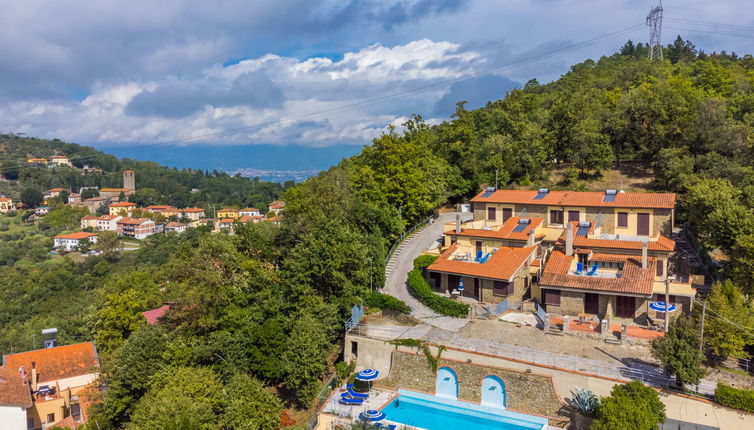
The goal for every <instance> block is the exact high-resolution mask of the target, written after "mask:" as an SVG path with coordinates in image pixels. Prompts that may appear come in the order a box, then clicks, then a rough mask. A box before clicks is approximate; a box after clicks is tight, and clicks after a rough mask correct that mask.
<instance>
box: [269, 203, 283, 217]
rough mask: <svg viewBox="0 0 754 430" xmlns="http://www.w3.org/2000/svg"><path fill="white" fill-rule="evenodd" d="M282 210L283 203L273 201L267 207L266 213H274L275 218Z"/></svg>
mask: <svg viewBox="0 0 754 430" xmlns="http://www.w3.org/2000/svg"><path fill="white" fill-rule="evenodd" d="M283 209H285V202H284V201H282V200H275V201H274V202H272V203H270V205H269V206H268V211H269V212H272V213H274V214H275V216H278V215H280V213H281V212H283Z"/></svg>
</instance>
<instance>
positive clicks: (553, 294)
mask: <svg viewBox="0 0 754 430" xmlns="http://www.w3.org/2000/svg"><path fill="white" fill-rule="evenodd" d="M545 304H546V305H554V306H560V290H545Z"/></svg>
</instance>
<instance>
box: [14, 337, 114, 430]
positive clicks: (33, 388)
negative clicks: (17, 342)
mask: <svg viewBox="0 0 754 430" xmlns="http://www.w3.org/2000/svg"><path fill="white" fill-rule="evenodd" d="M50 345H51V347H48V348H44V349H38V350H34V351H27V352H21V353H17V354H9V355H5V356H3V367H2V368H0V370H2V371H3V372H5V373H6V374H14V378H13V379H16V377H20V378H21V379H22V381H23V383H24V389H25V392H26V395H28V394H29V393H31V399H30V400H31V404H28V403H27V402H26V400H25V395H23V394H22V393H21V392H20V391H15V390H17V387H15V385H14V392H13V393H6V392H5V390H0V404H2V403H3V400H2V399H4V398H5V397H6V396H8V397H10V396H11V395H12V396H13V397H14V398H16V400H15V402H19V401H21V400H23V402H24V404H23V405H22V406H26V407H25V416H24V421H23V427H15V426H13V427H11V426H10V425H8V422H7V421H5V420H3V422H2V427H3V428H8V429H12V428H19V429H44V428H49V427H53V426H58V427H70V428H75V427H76V426H78V425H80V424H82V423H84V422H86V404H87V403H86V402H85V401H84V400H83V399H82V398H81V395H82V394H83V393H82V391H83V390H85V389H86V388H87V387H88V386H90V385H91V384H92V383H93V382H94V381H95V380H96V379H97V378H98V377H99V359H98V357H97V350H96V348H95V346H94V343H93V342H84V343H77V344H73V345H66V346H52V345H54V343H52V344H50ZM1 380H3V378H0V381H1ZM15 414H16V415H15V417H16V418H15V419H16V420H17V419H18V418H17V414H18V412H17V411H16V412H15Z"/></svg>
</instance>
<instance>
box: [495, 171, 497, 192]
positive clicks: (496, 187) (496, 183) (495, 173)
mask: <svg viewBox="0 0 754 430" xmlns="http://www.w3.org/2000/svg"><path fill="white" fill-rule="evenodd" d="M495 189H497V169H495Z"/></svg>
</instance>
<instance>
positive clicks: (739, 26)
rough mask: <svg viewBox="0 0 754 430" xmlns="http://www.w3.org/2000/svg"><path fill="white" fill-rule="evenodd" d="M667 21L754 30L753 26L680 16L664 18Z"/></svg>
mask: <svg viewBox="0 0 754 430" xmlns="http://www.w3.org/2000/svg"><path fill="white" fill-rule="evenodd" d="M665 20H666V21H668V22H675V23H678V24H690V25H698V26H704V27H724V28H730V29H734V30H741V31H754V27H752V26H748V25H736V24H724V23H721V22H709V21H696V20H692V19H682V18H672V17H671V18H665Z"/></svg>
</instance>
